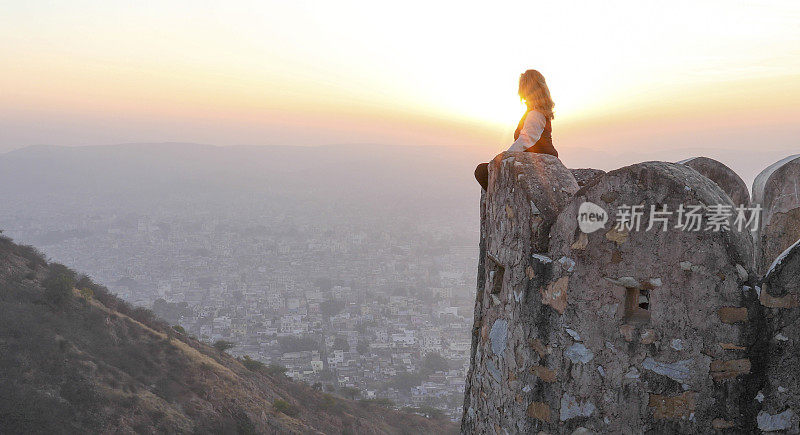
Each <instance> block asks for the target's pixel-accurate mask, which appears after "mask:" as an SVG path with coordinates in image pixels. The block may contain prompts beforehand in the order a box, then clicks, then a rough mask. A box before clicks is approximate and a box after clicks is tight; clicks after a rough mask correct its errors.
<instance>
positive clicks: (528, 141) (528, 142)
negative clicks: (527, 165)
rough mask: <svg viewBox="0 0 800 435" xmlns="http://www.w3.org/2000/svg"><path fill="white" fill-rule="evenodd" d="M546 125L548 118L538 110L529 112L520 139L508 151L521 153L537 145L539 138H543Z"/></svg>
mask: <svg viewBox="0 0 800 435" xmlns="http://www.w3.org/2000/svg"><path fill="white" fill-rule="evenodd" d="M546 125H547V118H545V117H544V114H542V112H537V111H536V110H531V111H530V112H528V114H527V115H526V116H525V122H524V123H523V124H522V130H520V132H519V137H518V138H517V140H516V141H514V143H513V144H512V145H511V147H509V148H508V151H516V152H521V151H525V150H526V149H528V148H530V147H532V146H533V145H535V144H536V142H537V141H538V140H539V138H540V137H542V132H543V131H544V127H545V126H546Z"/></svg>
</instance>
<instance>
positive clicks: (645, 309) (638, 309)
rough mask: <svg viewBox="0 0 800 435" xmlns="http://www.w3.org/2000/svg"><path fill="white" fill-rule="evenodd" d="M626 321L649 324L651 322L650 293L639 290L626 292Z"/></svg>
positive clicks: (629, 289)
mask: <svg viewBox="0 0 800 435" xmlns="http://www.w3.org/2000/svg"><path fill="white" fill-rule="evenodd" d="M625 320H628V321H634V322H647V321H649V320H650V291H649V290H645V289H639V288H628V289H626V290H625Z"/></svg>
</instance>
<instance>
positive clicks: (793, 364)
mask: <svg viewBox="0 0 800 435" xmlns="http://www.w3.org/2000/svg"><path fill="white" fill-rule="evenodd" d="M798 299H800V243H797V244H795V245H793V246H792V247H790V248H789V249H787V250H786V252H784V253H783V254H782V255H781V259H780V261H776V262H775V264H774V265H773V266H772V267H771V268H770V270H769V273H768V274H767V275H766V276H765V277H764V282H763V283H762V285H761V297H760V300H761V302H762V305H764V312H765V318H766V321H767V326H768V332H767V333H766V334H765V335H766V336H767V337H770V338H771V340H769V341H768V344H767V348H766V352H765V353H766V354H767V355H769V358H768V359H767V368H766V377H765V381H766V382H765V385H764V386H763V387H762V388H761V392H762V394H763V402H762V405H763V407H762V411H761V413H760V414H759V415H758V425H759V428H761V429H762V430H765V431H766V430H787V431H790V433H798V416H797V414H798V413H800V370H798V367H800V306H799V305H798V304H797V301H798ZM776 301H784V302H783V303H776Z"/></svg>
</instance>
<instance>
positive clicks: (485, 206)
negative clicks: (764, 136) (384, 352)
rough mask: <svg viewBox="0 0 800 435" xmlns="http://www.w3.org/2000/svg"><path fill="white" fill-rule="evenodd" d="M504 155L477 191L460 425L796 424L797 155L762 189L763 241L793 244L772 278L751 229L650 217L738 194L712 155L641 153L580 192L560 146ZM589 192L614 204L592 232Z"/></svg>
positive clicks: (539, 429) (799, 391)
mask: <svg viewBox="0 0 800 435" xmlns="http://www.w3.org/2000/svg"><path fill="white" fill-rule="evenodd" d="M508 157H513V155H510V154H503V155H501V156H498V158H496V159H495V160H494V161H493V163H492V165H493V166H492V167H491V168H490V186H489V189H488V191H487V192H485V193H484V194H483V196H482V198H481V244H480V259H479V268H478V292H477V295H476V304H475V326H474V328H473V347H472V354H471V361H470V370H469V372H468V377H467V386H466V392H465V398H464V417H463V420H462V432H463V433H550V434H555V433H558V434H570V433H709V432H714V431H720V432H724V433H759V432H767V431H780V432H782V433H799V432H800V427H799V425H800V417H798V412H799V411H800V371H798V369H797V367H799V366H800V321H798V320H800V241H798V240H797V239H798V238H800V236H791V237H795V238H794V240H792V241H791V243H789V242H788V240H789V239H788V238H787V237H788V236H786V234H800V220H797V221H794V220H792V218H791V216H792V215H791V213H787V212H786V211H785V210H786V209H787V208H789V211H790V212H791V210H793V209H791V207H795V208H798V209H800V207H798V206H797V205H796V204H797V203H798V201H797V198H796V195H795V193H796V191H795V190H793V189H794V187H792V188H789V187H790V186H798V181H797V176H798V175H797V174H798V173H799V172H800V171H798V168H797V167H795V166H791V165H794V164H795V163H796V162H797V161H798V159H800V158H798V157H797V156H795V157H793V158H789V159H784V160H783V161H781V162H779V163H778V164H776V165H773V166H772V167H771V169H770V168H768V170H767V171H765V172H764V173H762V176H759V177H760V178H761V180H760V181H759V180H758V179H757V182H756V186H755V187H754V201H759V200H761V199H763V198H766V200H765V201H764V203H766V204H772V208H771V209H770V210H769V211H767V213H765V214H766V215H769V214H770V213H771V216H772V217H771V219H769V220H767V221H766V223H765V224H764V225H762V226H761V229H762V231H761V232H760V233H761V234H760V237H761V238H760V240H759V242H758V243H759V244H760V248H759V249H763V248H764V246H766V247H768V248H769V249H772V247H774V246H779V245H780V246H783V245H785V246H784V248H783V249H782V250H781V251H779V252H775V253H774V254H772V253H770V254H769V255H770V256H771V259H770V261H769V264H766V266H763V265H762V267H763V270H766V271H767V272H766V274H764V276H763V278H762V277H761V276H760V275H759V274H758V273H756V264H755V262H754V258H755V254H754V246H753V239H752V237H751V236H750V234H749V232H748V231H743V232H739V231H737V230H736V228H735V227H732V228H731V230H729V231H718V232H714V231H708V230H701V231H681V230H680V229H676V228H674V227H673V226H672V225H670V226H668V227H667V230H666V231H661V227H660V225H658V226H656V229H655V230H652V229H651V230H650V231H647V230H646V228H647V227H648V224H649V213H648V211H649V209H650V206H655V207H657V208H659V209H660V208H661V207H662V206H665V205H666V206H667V207H668V209H669V210H676V209H677V207H678V206H679V205H681V204H682V205H684V206H690V205H694V204H696V205H709V204H723V205H729V206H731V207H733V206H734V203H733V200H732V199H731V198H732V197H736V195H737V194H741V192H738V193H737V192H736V191H735V190H728V191H726V189H728V188H727V187H726V186H725V183H724V182H720V181H718V180H714V177H713V176H709V175H701V173H703V171H706V169H703V168H702V167H701V169H703V171H701V170H699V169H693V168H691V167H690V166H691V162H684V163H683V164H671V163H664V162H645V163H640V164H637V165H632V166H628V167H625V168H621V169H618V170H616V171H612V172H609V173H607V174H601V175H600V176H598V177H590V179H589V180H588V181H585V182H582V186H581V188H580V189H579V190H578V189H575V186H577V183H575V184H573V183H572V182H574V181H575V180H574V179H572V178H570V177H571V176H572V174H570V171H569V170H566V169H564V168H563V166H561V165H560V163H559V164H556V162H557V159H549V158H548V159H546V160H545V159H543V158H541V157H539V156H524V159H525V160H524V161H523V162H521V163H519V164H517V163H516V160H517V159H516V157H515V158H514V159H512V160H509V159H508ZM708 160H710V159H708ZM687 163H690V164H687ZM695 163H699V162H695ZM706 163H708V162H706ZM711 163H714V164H716V163H718V162H714V161H711ZM711 163H708V165H711ZM542 167H546V169H541V168H542ZM787 167H793V168H794V169H792V171H794V172H791V171H789V170H788V169H786V168H787ZM717 169H718V170H722V169H727V168H724V167H723V168H722V169H720V168H719V167H717ZM572 172H573V173H574V172H575V170H573V171H572ZM723 172H724V171H723ZM789 172H791V173H789ZM708 173H709V174H711V175H714V174H713V173H711V172H708ZM543 174H548V175H547V177H550V178H548V179H545V178H544V177H543ZM568 174H569V176H568ZM764 174H767V175H764ZM577 175H580V173H578V174H576V176H577ZM728 175H730V174H728ZM734 175H735V174H734ZM793 177H795V178H793ZM579 178H580V177H579ZM717 178H718V179H724V178H720V177H717ZM736 178H738V177H736ZM712 180H714V181H712ZM734 181H735V180H734ZM736 184H738V183H733V187H735V185H736ZM559 186H560V188H559ZM759 186H760V187H759ZM739 187H741V186H739ZM759 191H760V192H761V193H760V195H761V196H760V197H759V196H758V195H759V194H758V193H757V192H759ZM559 192H560V193H559ZM568 192H572V193H568ZM797 192H800V189H798V190H797ZM792 195H795V196H794V197H793V196H792ZM793 201H794V202H793ZM585 202H591V203H593V204H595V205H596V206H599V207H602V209H604V210H605V211H606V212H607V213H608V215H609V216H610V217H611V219H609V221H608V223H607V224H606V225H605V226H604V227H603V228H601V229H599V230H597V231H594V232H590V233H588V234H587V233H584V232H582V231H581V230H580V229H579V226H578V222H577V215H578V210H579V209H580V208H581V205H582V204H584V203H585ZM793 204H795V205H793ZM621 205H641V206H643V210H644V214H643V216H642V221H641V227H640V228H639V230H636V229H630V228H617V227H616V226H615V218H616V211H617V208H618V207H620V206H621ZM553 212H555V217H553ZM798 213H799V214H800V212H798ZM787 216H788V217H787ZM671 223H672V224H673V225H674V223H675V222H674V221H672V222H671ZM765 228H766V231H765V230H764V229H765ZM778 228H780V230H781V231H782V232H778V230H777V229H778ZM773 230H774V233H773V232H771V231H773ZM765 237H767V238H772V237H777V239H778V241H777V242H774V241H771V240H765ZM773 242H774V243H773Z"/></svg>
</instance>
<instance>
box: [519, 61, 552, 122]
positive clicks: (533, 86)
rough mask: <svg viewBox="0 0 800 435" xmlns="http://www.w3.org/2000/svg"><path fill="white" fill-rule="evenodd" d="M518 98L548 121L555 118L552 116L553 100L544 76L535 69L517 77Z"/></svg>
mask: <svg viewBox="0 0 800 435" xmlns="http://www.w3.org/2000/svg"><path fill="white" fill-rule="evenodd" d="M519 97H520V98H522V99H523V100H525V104H527V105H528V108H529V109H531V110H536V111H538V112H542V113H543V114H544V116H546V117H547V118H549V119H553V118H555V116H554V115H553V107H555V103H553V98H551V97H550V89H548V88H547V82H546V81H545V80H544V76H543V75H542V73H540V72H539V71H536V70H535V69H529V70H527V71H525V72H524V73H522V74H520V76H519Z"/></svg>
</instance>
